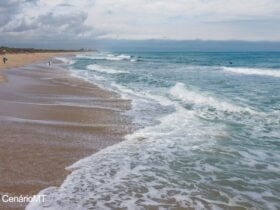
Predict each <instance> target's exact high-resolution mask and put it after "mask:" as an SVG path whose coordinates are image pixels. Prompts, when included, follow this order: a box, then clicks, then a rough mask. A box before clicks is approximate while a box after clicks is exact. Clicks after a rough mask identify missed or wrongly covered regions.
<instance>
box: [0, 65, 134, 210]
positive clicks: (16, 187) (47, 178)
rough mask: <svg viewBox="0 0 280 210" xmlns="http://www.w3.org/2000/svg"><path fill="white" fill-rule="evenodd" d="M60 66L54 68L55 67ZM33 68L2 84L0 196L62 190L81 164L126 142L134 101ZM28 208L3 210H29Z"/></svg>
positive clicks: (11, 72)
mask: <svg viewBox="0 0 280 210" xmlns="http://www.w3.org/2000/svg"><path fill="white" fill-rule="evenodd" d="M55 65H56V64H54V66H55ZM54 66H52V67H51V68H48V67H47V66H46V65H41V64H29V65H27V66H23V67H20V68H11V69H9V70H6V69H5V70H4V71H2V72H4V73H5V76H6V77H7V82H6V83H0V124H1V127H0V133H1V140H0V145H1V146H0V161H1V169H0V171H1V174H2V175H3V176H2V179H1V181H0V195H3V194H9V195H13V196H15V195H27V196H32V195H37V193H38V192H40V191H41V190H43V189H45V188H46V187H50V186H59V185H60V184H61V183H62V181H63V180H64V179H65V177H66V176H67V175H68V174H69V171H67V170H66V169H65V168H66V167H67V166H69V165H71V164H73V163H75V162H76V161H78V160H80V159H83V158H85V157H87V156H90V155H92V154H94V153H95V152H97V151H99V150H101V149H103V148H105V147H107V146H110V145H113V144H115V143H118V142H120V141H122V140H123V137H124V135H125V134H127V133H129V131H130V126H129V125H130V123H131V122H130V119H129V118H128V117H126V116H123V115H122V114H121V113H123V112H124V111H126V110H128V109H130V106H131V104H130V101H128V100H124V99H120V98H119V97H118V96H117V95H116V94H114V93H113V92H110V91H107V90H105V89H101V88H100V87H98V86H96V85H94V84H91V83H89V82H86V81H84V80H82V79H80V78H76V77H73V76H71V75H70V72H68V71H66V70H57V69H56V68H53V67H54ZM26 205H27V204H26V203H25V204H21V205H6V204H3V203H1V202H0V208H1V209H24V207H25V206H26Z"/></svg>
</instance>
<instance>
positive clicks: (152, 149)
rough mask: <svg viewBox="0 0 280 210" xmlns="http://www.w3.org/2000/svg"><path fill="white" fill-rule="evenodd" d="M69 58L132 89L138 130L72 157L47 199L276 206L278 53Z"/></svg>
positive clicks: (54, 202) (92, 75)
mask: <svg viewBox="0 0 280 210" xmlns="http://www.w3.org/2000/svg"><path fill="white" fill-rule="evenodd" d="M69 63H70V64H71V68H70V70H71V71H72V73H73V74H74V75H76V76H80V77H82V78H85V79H87V80H89V81H91V82H94V83H96V84H98V85H100V86H101V87H104V88H107V89H111V90H114V91H116V92H118V93H119V94H120V95H121V96H122V97H124V98H129V99H132V103H133V108H132V110H131V111H128V112H127V113H126V114H127V115H129V116H132V117H133V119H134V121H135V124H136V126H137V128H138V130H137V131H136V132H135V133H133V134H131V135H128V136H126V140H125V141H123V142H122V143H120V144H117V145H114V146H111V147H109V148H107V149H105V150H102V151H100V152H99V153H97V154H94V155H92V156H91V157H88V158H85V159H83V160H81V161H78V162H77V163H75V164H74V165H72V166H70V167H69V169H71V170H73V172H72V174H71V175H69V176H68V177H67V179H66V180H65V181H64V183H63V184H62V186H61V187H59V188H48V189H46V190H44V191H42V192H41V193H42V194H47V195H48V200H47V202H46V203H45V204H44V206H45V207H49V208H51V209H279V208H280V199H279V198H280V190H279V189H280V170H279V163H280V129H279V128H280V53H93V54H87V55H79V56H77V57H76V58H74V59H73V60H72V61H71V62H69ZM41 207H42V206H41ZM28 209H40V207H39V206H35V204H32V205H31V204H30V205H29V207H28Z"/></svg>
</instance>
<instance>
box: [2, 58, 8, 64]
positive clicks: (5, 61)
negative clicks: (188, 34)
mask: <svg viewBox="0 0 280 210" xmlns="http://www.w3.org/2000/svg"><path fill="white" fill-rule="evenodd" d="M7 61H8V58H6V57H5V56H4V57H3V63H4V64H6V63H7Z"/></svg>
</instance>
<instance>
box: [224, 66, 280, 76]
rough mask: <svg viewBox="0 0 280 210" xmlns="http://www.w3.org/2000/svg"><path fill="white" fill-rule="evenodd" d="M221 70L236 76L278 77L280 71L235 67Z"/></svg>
mask: <svg viewBox="0 0 280 210" xmlns="http://www.w3.org/2000/svg"><path fill="white" fill-rule="evenodd" d="M223 70H224V71H226V72H231V73H236V74H246V75H259V76H270V77H280V70H271V69H254V68H238V67H236V68H233V67H224V68H223Z"/></svg>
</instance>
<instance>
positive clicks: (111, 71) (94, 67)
mask: <svg viewBox="0 0 280 210" xmlns="http://www.w3.org/2000/svg"><path fill="white" fill-rule="evenodd" d="M87 69H88V70H93V71H98V72H101V73H107V74H121V73H128V72H127V71H121V70H115V69H110V68H105V67H102V66H100V65H97V64H91V65H88V66H87Z"/></svg>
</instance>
